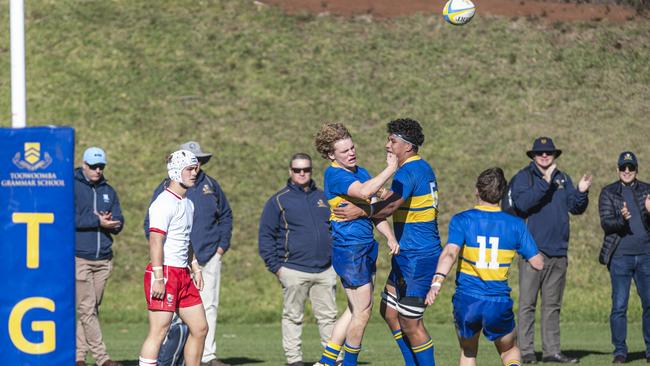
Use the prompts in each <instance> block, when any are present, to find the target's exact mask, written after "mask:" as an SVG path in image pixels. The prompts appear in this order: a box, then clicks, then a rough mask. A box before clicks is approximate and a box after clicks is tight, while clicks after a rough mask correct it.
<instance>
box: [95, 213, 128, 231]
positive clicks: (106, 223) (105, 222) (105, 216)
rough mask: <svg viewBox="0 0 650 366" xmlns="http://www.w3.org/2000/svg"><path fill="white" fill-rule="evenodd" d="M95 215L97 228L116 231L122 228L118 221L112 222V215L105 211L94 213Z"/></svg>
mask: <svg viewBox="0 0 650 366" xmlns="http://www.w3.org/2000/svg"><path fill="white" fill-rule="evenodd" d="M95 215H97V217H98V218H99V226H101V227H103V228H104V229H117V228H119V227H120V226H122V223H121V222H120V221H119V220H113V213H112V212H107V211H100V212H96V213H95Z"/></svg>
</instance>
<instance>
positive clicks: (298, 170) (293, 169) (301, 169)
mask: <svg viewBox="0 0 650 366" xmlns="http://www.w3.org/2000/svg"><path fill="white" fill-rule="evenodd" d="M291 171H292V172H294V173H295V174H300V173H302V172H304V173H311V167H308V168H291Z"/></svg>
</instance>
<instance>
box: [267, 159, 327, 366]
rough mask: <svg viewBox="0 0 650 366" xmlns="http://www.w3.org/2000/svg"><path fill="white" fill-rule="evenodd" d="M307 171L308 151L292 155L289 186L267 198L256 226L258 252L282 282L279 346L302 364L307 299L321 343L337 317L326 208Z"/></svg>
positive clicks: (290, 360)
mask: <svg viewBox="0 0 650 366" xmlns="http://www.w3.org/2000/svg"><path fill="white" fill-rule="evenodd" d="M311 173H312V161H311V157H310V156H309V155H307V154H304V153H298V154H295V155H293V156H292V157H291V160H290V161H289V179H288V180H287V185H286V187H284V188H282V189H281V190H279V191H278V192H276V193H275V194H274V195H273V196H271V198H269V200H268V201H267V202H266V204H265V205H264V210H263V211H262V216H261V218H260V226H259V253H260V256H261V257H262V259H263V260H264V263H265V264H266V268H267V269H268V270H269V271H270V272H271V273H273V274H275V276H276V277H277V278H278V280H279V281H280V284H281V285H282V292H283V295H284V305H283V310H282V346H283V347H284V353H285V356H286V358H287V363H288V364H289V366H303V365H304V363H303V360H302V351H301V349H300V345H301V341H300V335H301V333H302V322H303V317H304V310H305V301H306V300H307V298H309V300H310V301H311V304H312V309H313V312H314V317H315V318H316V320H317V322H318V328H319V331H320V338H321V343H322V345H323V347H324V346H325V345H326V344H327V342H328V341H329V339H330V336H331V334H332V328H333V326H334V322H335V321H336V301H335V293H336V273H335V272H334V269H333V268H332V255H331V251H332V244H331V238H330V232H329V227H330V225H329V217H330V209H329V205H328V203H327V199H326V197H325V194H324V193H323V191H322V190H320V189H319V188H317V187H316V184H315V183H314V181H313V180H312V179H311V177H312V174H311Z"/></svg>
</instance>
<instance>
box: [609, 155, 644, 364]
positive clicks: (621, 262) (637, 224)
mask: <svg viewBox="0 0 650 366" xmlns="http://www.w3.org/2000/svg"><path fill="white" fill-rule="evenodd" d="M638 169H639V165H638V163H637V159H636V156H635V155H634V153H632V152H631V151H625V152H623V153H621V155H620V156H619V158H618V178H619V180H618V181H616V182H614V183H612V184H610V185H608V186H606V187H605V188H603V190H602V191H601V192H600V199H599V200H598V211H599V213H600V225H601V226H602V227H603V230H604V231H605V239H604V242H603V247H602V249H601V251H600V257H599V261H600V263H602V264H605V265H607V268H608V269H609V274H610V278H611V280H612V311H611V313H610V316H609V324H610V327H611V332H612V344H613V345H614V361H613V363H625V362H626V361H627V344H626V343H625V338H626V336H627V304H628V300H629V298H630V284H631V282H632V279H633V278H634V282H635V283H636V289H637V293H638V294H639V297H640V298H641V306H642V307H643V339H644V341H645V344H646V360H647V361H648V362H650V184H648V183H645V182H641V181H640V180H637V179H636V175H637V172H638Z"/></svg>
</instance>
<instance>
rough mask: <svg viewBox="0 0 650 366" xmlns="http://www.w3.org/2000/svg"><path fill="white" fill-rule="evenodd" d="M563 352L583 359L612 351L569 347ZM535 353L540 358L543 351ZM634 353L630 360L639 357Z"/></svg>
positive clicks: (629, 357)
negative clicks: (635, 356)
mask: <svg viewBox="0 0 650 366" xmlns="http://www.w3.org/2000/svg"><path fill="white" fill-rule="evenodd" d="M562 353H564V354H565V355H567V356H569V357H575V358H577V359H578V360H581V359H583V358H584V357H586V356H589V355H608V354H610V353H611V352H603V351H593V350H588V349H580V350H576V349H568V350H562ZM535 355H536V356H537V359H538V360H541V359H542V352H535ZM633 355H634V354H630V355H629V356H628V361H629V360H636V359H637V358H632V357H634V356H633ZM642 355H643V357H639V358H638V359H641V358H645V354H642Z"/></svg>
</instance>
